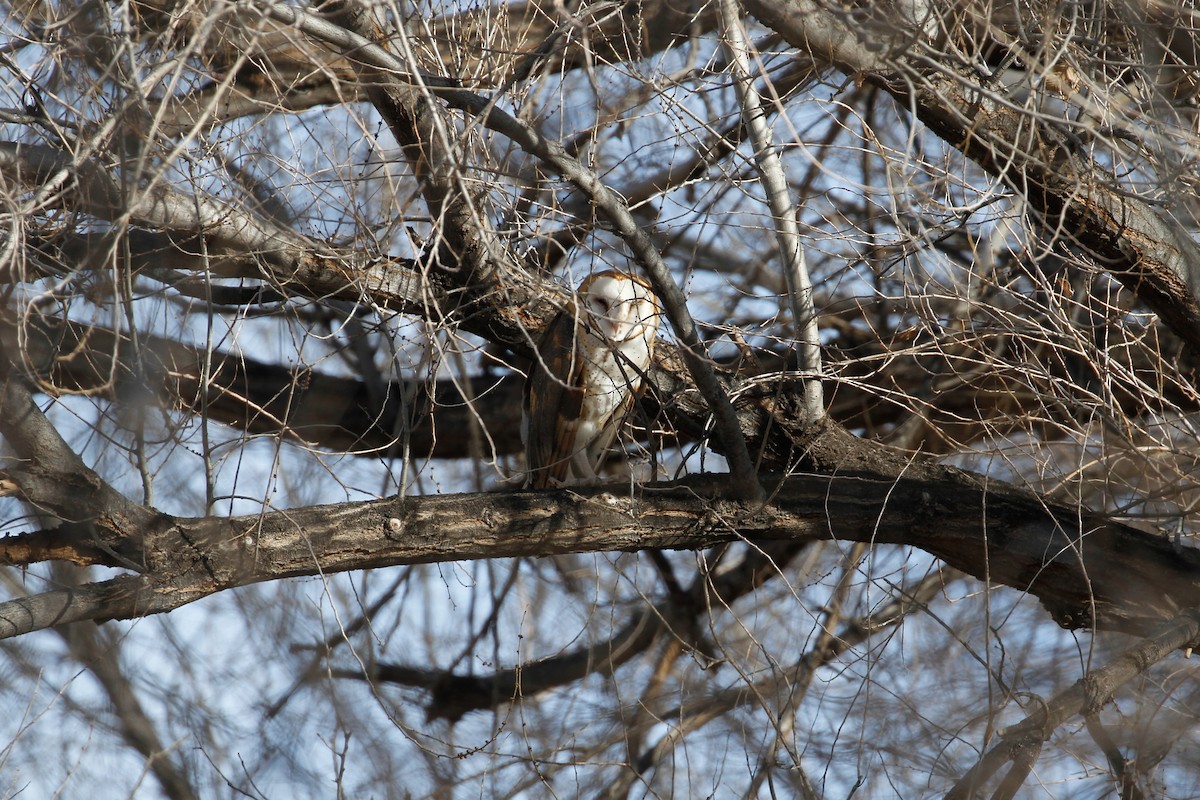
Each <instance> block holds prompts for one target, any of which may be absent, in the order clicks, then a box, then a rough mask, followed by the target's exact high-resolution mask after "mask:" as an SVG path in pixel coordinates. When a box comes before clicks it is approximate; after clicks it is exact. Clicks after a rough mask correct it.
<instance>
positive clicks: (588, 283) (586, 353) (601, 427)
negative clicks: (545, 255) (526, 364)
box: [521, 270, 661, 489]
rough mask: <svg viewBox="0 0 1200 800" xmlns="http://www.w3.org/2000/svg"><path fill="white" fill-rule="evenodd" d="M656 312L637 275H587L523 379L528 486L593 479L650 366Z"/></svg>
mask: <svg viewBox="0 0 1200 800" xmlns="http://www.w3.org/2000/svg"><path fill="white" fill-rule="evenodd" d="M660 319H661V310H660V308H659V304H658V298H656V297H655V296H654V293H653V292H651V291H650V286H649V284H647V283H646V282H645V281H643V280H642V279H641V278H638V277H635V276H633V275H627V274H625V273H623V272H617V271H616V270H609V271H606V272H599V273H596V274H594V275H591V276H589V277H588V278H587V279H586V280H584V282H583V283H582V284H580V286H579V291H578V293H577V294H576V296H575V298H574V299H573V301H572V303H571V306H569V307H567V308H566V309H564V310H563V311H561V312H560V313H559V315H558V316H557V317H555V318H554V321H553V322H551V323H550V326H549V327H548V328H546V332H545V334H544V335H543V336H542V340H541V342H540V343H539V345H538V352H537V356H536V358H535V359H534V363H533V365H532V366H531V367H530V370H529V378H528V379H527V380H526V381H525V402H524V408H523V411H524V414H523V415H522V420H521V440H522V441H523V442H524V443H525V454H526V458H527V462H528V468H529V480H528V482H527V484H526V485H527V486H529V487H530V488H534V489H545V488H549V487H553V486H562V485H565V484H567V483H572V482H574V483H580V482H591V481H595V480H596V479H597V473H598V472H599V470H600V467H601V466H602V464H603V462H604V457H605V452H606V451H607V450H608V448H609V446H610V445H612V443H613V440H614V439H616V437H617V432H618V431H619V430H620V427H621V423H622V422H623V421H624V419H625V415H626V414H627V413H629V409H630V407H631V406H632V405H633V399H634V396H635V395H636V394H637V393H638V392H639V391H640V389H641V386H642V375H643V374H644V373H645V371H646V367H648V366H649V364H650V357H651V354H652V353H653V351H654V339H655V337H656V336H657V334H658V324H659V321H660Z"/></svg>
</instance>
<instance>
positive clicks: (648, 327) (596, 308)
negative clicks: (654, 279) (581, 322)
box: [579, 272, 661, 346]
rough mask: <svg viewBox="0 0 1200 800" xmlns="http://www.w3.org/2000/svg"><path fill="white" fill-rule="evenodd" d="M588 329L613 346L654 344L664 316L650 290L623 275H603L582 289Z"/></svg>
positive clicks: (586, 282)
mask: <svg viewBox="0 0 1200 800" xmlns="http://www.w3.org/2000/svg"><path fill="white" fill-rule="evenodd" d="M579 290H580V291H579V294H580V298H579V299H580V302H581V303H582V304H583V312H584V313H585V314H586V315H587V320H588V326H589V327H590V328H591V329H592V330H594V331H596V332H598V333H599V334H600V338H602V339H604V340H605V341H607V342H609V343H610V344H613V345H617V346H620V345H622V344H624V343H626V342H631V341H635V340H642V341H647V340H649V341H650V342H652V341H653V339H654V335H655V333H656V332H657V330H658V325H659V322H660V317H661V313H660V311H659V308H658V301H657V299H656V298H655V297H654V294H653V293H652V292H651V291H650V287H649V286H647V285H646V283H645V282H644V281H643V280H642V279H641V278H637V277H634V276H631V275H626V274H624V273H619V272H601V273H599V274H597V275H593V276H591V277H590V278H588V279H587V280H586V281H584V283H583V285H582V286H580V287H579Z"/></svg>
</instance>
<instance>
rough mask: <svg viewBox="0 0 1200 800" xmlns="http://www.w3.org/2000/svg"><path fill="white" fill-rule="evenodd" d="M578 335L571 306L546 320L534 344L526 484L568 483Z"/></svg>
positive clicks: (579, 398) (580, 393)
mask: <svg viewBox="0 0 1200 800" xmlns="http://www.w3.org/2000/svg"><path fill="white" fill-rule="evenodd" d="M580 339H581V336H580V331H579V330H578V326H577V324H576V322H575V317H574V315H573V314H571V313H570V312H569V311H564V312H562V313H561V314H559V315H558V316H557V317H555V318H554V320H553V321H552V322H551V323H550V326H549V327H548V328H547V329H546V332H545V334H544V335H543V336H542V340H541V343H540V344H539V345H538V357H537V359H535V361H534V363H533V364H532V365H531V366H530V373H529V374H530V377H529V380H528V381H526V383H525V388H526V395H525V419H526V424H527V426H528V427H527V431H526V437H527V441H526V443H525V453H526V457H527V459H528V461H529V463H528V465H527V466H528V468H529V484H528V485H529V488H531V489H546V488H550V487H554V486H561V485H562V484H563V483H565V482H566V479H567V474H568V471H569V470H570V467H571V456H572V454H573V453H574V452H575V440H576V430H577V428H578V425H579V418H580V416H581V415H582V413H583V397H584V390H583V364H584V358H583V353H582V345H581V342H580Z"/></svg>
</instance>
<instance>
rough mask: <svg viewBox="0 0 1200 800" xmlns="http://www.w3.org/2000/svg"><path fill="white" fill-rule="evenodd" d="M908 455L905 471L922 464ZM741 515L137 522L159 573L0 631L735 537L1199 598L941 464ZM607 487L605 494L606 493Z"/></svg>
mask: <svg viewBox="0 0 1200 800" xmlns="http://www.w3.org/2000/svg"><path fill="white" fill-rule="evenodd" d="M920 471H921V470H920V469H919V468H914V472H920ZM764 487H765V488H766V489H767V490H768V492H769V496H770V503H769V505H767V506H766V507H763V508H762V509H760V510H758V511H748V510H747V509H746V507H745V506H744V505H743V504H742V503H741V502H739V496H735V495H731V494H730V491H731V490H730V486H729V480H728V478H727V477H722V476H719V475H705V476H696V477H694V478H690V479H687V480H685V481H681V482H679V483H675V484H662V485H653V484H652V485H648V486H645V487H643V488H642V489H640V490H639V493H638V494H637V495H635V496H634V497H632V498H630V497H626V496H624V493H625V492H627V491H628V488H627V485H622V486H621V487H620V488H617V487H613V488H612V489H606V488H605V487H596V488H591V489H586V490H583V489H581V490H579V491H575V492H572V491H559V492H498V493H489V494H473V495H445V496H436V495H435V496H422V497H409V498H403V499H392V500H379V501H373V502H367V503H347V504H342V505H334V506H314V507H307V508H300V509H294V510H289V511H280V512H273V513H266V514H259V515H255V516H250V517H233V518H205V519H190V520H185V519H170V518H167V517H161V518H160V519H159V520H158V521H157V524H156V525H154V526H153V527H152V528H151V529H150V530H148V531H146V533H145V535H144V536H143V539H144V541H145V548H146V550H147V551H148V552H150V553H152V556H153V561H154V563H155V565H156V569H155V571H154V572H153V573H152V574H148V575H147V577H146V578H144V579H133V578H118V579H115V580H113V581H108V582H106V583H103V584H93V585H90V586H85V587H81V588H80V589H79V590H77V591H74V592H51V593H47V594H45V595H38V596H35V597H32V598H22V599H21V600H14V601H9V602H8V603H2V604H0V619H4V620H8V621H9V626H8V628H7V630H6V631H3V632H0V637H2V636H13V635H17V634H20V633H24V632H27V631H29V630H37V629H38V628H40V627H45V626H46V625H51V624H59V623H60V622H67V621H74V620H79V619H97V620H101V619H114V618H129V617H135V616H144V615H147V614H151V613H157V612H161V611H169V610H171V609H173V608H178V607H179V606H182V605H185V604H187V603H190V602H192V601H194V600H198V599H200V598H201V597H204V596H207V595H210V594H212V593H214V592H217V591H222V590H224V589H229V588H233V587H235V586H243V585H247V584H251V583H256V582H260V581H268V580H277V579H281V578H290V577H298V576H311V575H318V574H328V573H331V572H341V571H346V570H354V569H368V568H373V567H385V566H395V565H399V564H421V563H432V562H446V561H460V560H470V559H480V558H499V557H515V556H543V555H550V554H555V553H578V552H595V551H613V550H641V549H648V548H688V549H693V548H704V547H710V546H712V545H714V544H718V543H722V542H730V541H740V540H743V539H752V540H768V541H771V540H778V541H792V542H805V541H812V540H818V539H838V540H851V541H860V542H867V543H871V544H900V545H908V546H912V547H917V548H920V549H922V550H925V551H926V552H929V553H931V554H933V555H935V556H937V557H939V558H941V559H943V560H944V561H946V562H947V563H949V564H950V565H952V566H954V567H957V568H959V569H961V570H963V571H965V572H968V573H970V574H972V575H975V576H976V577H978V578H981V579H983V580H986V581H989V582H991V583H1001V584H1005V585H1008V586H1012V587H1014V588H1016V589H1019V590H1022V591H1027V592H1029V593H1030V594H1032V595H1034V596H1036V597H1037V598H1038V599H1039V600H1040V601H1041V602H1042V604H1043V605H1044V606H1045V607H1046V608H1047V609H1048V610H1049V612H1050V613H1051V615H1052V616H1053V617H1054V619H1055V620H1056V621H1057V622H1058V623H1059V624H1060V625H1062V626H1064V627H1067V628H1093V627H1094V628H1100V629H1111V630H1122V631H1130V632H1141V631H1144V630H1145V629H1146V627H1147V626H1148V625H1152V624H1154V623H1155V622H1157V621H1161V620H1163V619H1168V618H1171V617H1172V616H1174V615H1176V614H1177V613H1178V612H1179V610H1180V609H1181V608H1188V607H1192V606H1200V552H1197V551H1195V550H1191V549H1183V550H1176V549H1175V548H1174V546H1173V545H1172V543H1171V542H1169V541H1168V540H1166V539H1164V538H1162V537H1158V536H1153V535H1150V534H1147V533H1144V532H1142V531H1138V530H1135V529H1133V528H1130V527H1128V526H1125V525H1121V524H1119V523H1115V522H1111V521H1108V520H1106V519H1104V518H1103V517H1100V516H1098V515H1093V514H1088V513H1086V512H1080V511H1078V510H1076V509H1071V508H1065V507H1061V506H1053V505H1049V504H1046V503H1045V502H1044V501H1042V500H1041V499H1039V498H1035V497H1031V496H1029V495H1027V494H1024V493H1022V492H1019V491H1017V490H1015V489H1012V488H1011V487H1008V486H1006V485H1003V484H999V483H995V482H987V481H984V480H982V479H979V478H974V477H972V476H969V475H965V474H963V473H960V472H957V471H955V470H951V469H941V470H940V477H938V476H937V475H936V474H934V473H933V472H929V473H927V474H926V476H925V477H923V478H922V479H914V478H908V477H904V478H899V479H895V480H880V479H879V478H878V477H873V476H867V475H861V474H860V475H854V474H840V475H836V476H828V475H796V476H793V477H790V478H786V479H784V478H779V479H768V480H766V481H765V482H764ZM613 491H616V492H617V493H615V494H614V493H613Z"/></svg>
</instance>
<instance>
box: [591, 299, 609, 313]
mask: <svg viewBox="0 0 1200 800" xmlns="http://www.w3.org/2000/svg"><path fill="white" fill-rule="evenodd" d="M592 305H593V306H594V307H595V309H596V310H597V311H599V312H600V313H601V314H607V313H608V309H609V302H608V301H607V300H605V299H604V298H603V297H593V298H592Z"/></svg>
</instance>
